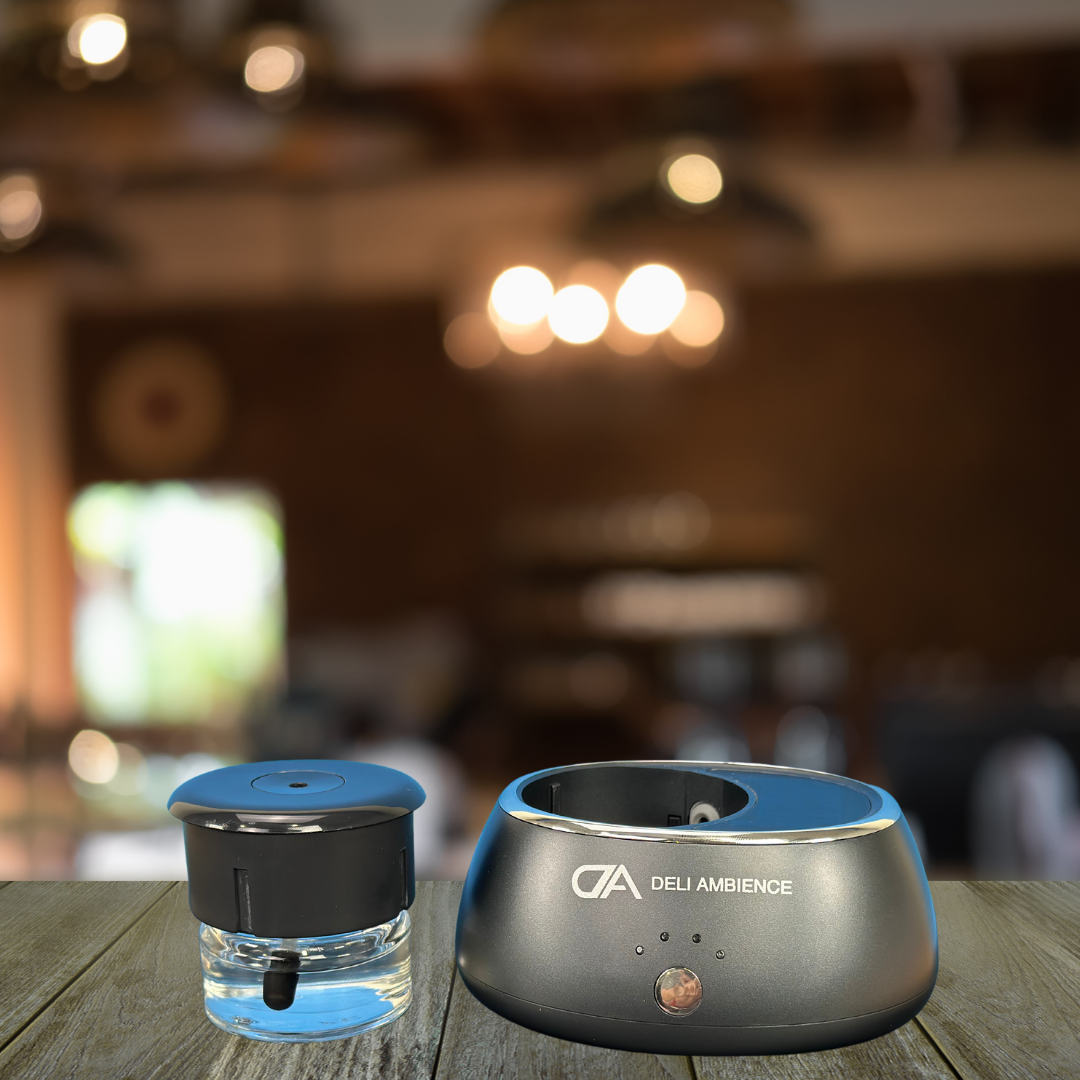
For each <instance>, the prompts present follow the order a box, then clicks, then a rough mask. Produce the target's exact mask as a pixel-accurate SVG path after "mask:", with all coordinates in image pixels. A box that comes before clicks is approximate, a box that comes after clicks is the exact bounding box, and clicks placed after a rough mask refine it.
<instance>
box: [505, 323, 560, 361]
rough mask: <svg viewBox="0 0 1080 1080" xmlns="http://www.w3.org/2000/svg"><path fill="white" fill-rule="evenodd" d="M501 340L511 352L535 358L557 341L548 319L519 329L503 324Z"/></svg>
mask: <svg viewBox="0 0 1080 1080" xmlns="http://www.w3.org/2000/svg"><path fill="white" fill-rule="evenodd" d="M499 339H500V340H501V341H502V343H503V344H504V345H505V346H506V347H507V348H508V349H509V350H510V351H511V352H516V353H520V354H521V355H522V356H533V355H535V354H536V353H539V352H543V351H544V350H545V349H546V348H547V347H548V346H549V345H550V344H551V343H552V341H553V340H554V339H555V335H554V334H553V333H552V330H551V324H550V323H549V322H548V321H547V319H541V321H540V322H538V323H533V324H532V325H531V326H521V327H517V326H514V325H512V324H510V323H503V324H501V325H500V326H499Z"/></svg>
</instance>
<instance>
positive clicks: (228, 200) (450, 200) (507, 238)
mask: <svg viewBox="0 0 1080 1080" xmlns="http://www.w3.org/2000/svg"><path fill="white" fill-rule="evenodd" d="M755 169H756V171H757V173H758V174H759V175H760V176H762V177H763V178H765V179H766V180H767V181H768V182H769V184H770V185H771V186H772V187H773V188H774V189H775V190H778V191H780V192H782V193H783V194H784V195H785V196H786V197H788V198H790V200H791V201H792V202H793V203H795V204H797V205H800V206H803V207H805V208H806V209H807V211H808V213H809V215H810V217H811V219H812V220H813V221H814V223H815V226H816V232H817V238H818V244H819V247H818V255H817V258H816V259H815V261H814V262H813V263H812V264H810V265H809V266H807V265H805V264H800V267H799V271H798V272H799V273H800V274H806V273H810V274H826V275H843V276H857V275H865V274H889V273H910V272H916V271H920V272H922V271H925V272H941V271H947V270H953V269H973V268H974V269H978V268H986V269H993V268H1004V267H1009V266H1017V265H1028V264H1034V263H1046V262H1064V261H1069V260H1076V259H1080V200H1077V199H1076V198H1075V193H1076V192H1077V191H1080V152H1076V151H1070V152H1068V153H1047V152H1039V151H1023V152H1017V151H997V152H991V151H985V152H981V153H978V154H968V155H960V156H933V155H931V156H924V157H920V158H909V157H900V156H897V155H895V154H889V155H878V156H876V157H867V156H832V157H829V156H822V155H818V156H800V155H794V154H782V153H771V154H765V155H762V156H760V157H759V158H758V159H757V161H756V163H755ZM594 184H595V174H594V173H593V171H591V170H589V169H587V168H583V167H572V166H564V167H558V168H557V167H547V168H536V167H522V166H517V167H510V166H480V165H477V166H469V167H461V168H455V169H445V170H439V171H437V172H433V173H430V174H428V175H426V176H422V177H417V178H415V179H413V180H410V181H407V182H403V183H401V184H397V185H394V186H391V187H385V188H361V189H353V190H348V189H342V190H337V191H329V192H325V193H321V194H318V195H315V196H312V195H305V194H304V193H303V192H297V193H293V194H289V193H282V192H272V191H265V190H263V191H256V192H251V191H243V190H234V191H213V190H205V191H177V192H169V191H157V192H150V191H144V192H141V193H131V194H129V195H127V196H125V197H123V198H121V199H120V200H119V201H118V202H117V204H116V206H115V207H114V210H113V212H112V214H111V215H110V219H109V228H110V230H111V231H112V232H113V233H114V234H115V235H116V236H117V237H118V238H119V239H120V240H121V242H122V243H123V244H124V245H125V246H126V247H127V248H128V249H129V250H130V251H131V253H132V262H131V268H130V269H128V270H117V271H115V272H112V273H107V272H104V271H101V270H100V269H95V270H94V272H93V273H89V274H87V275H86V276H85V278H82V279H77V281H78V282H81V283H80V284H77V288H76V294H77V296H78V297H81V299H82V301H83V302H85V303H102V302H107V303H121V302H122V303H124V304H138V303H143V302H146V303H162V302H164V303H170V302H177V303H186V302H192V301H198V302H211V303H213V302H218V301H220V302H228V301H235V300H256V299H260V298H267V297H280V296H311V297H350V296H353V297H378V296H408V295H418V296H419V295H428V296H429V295H432V294H436V295H439V294H442V293H444V292H445V291H446V289H447V287H448V285H450V284H452V283H456V282H457V280H458V279H459V278H460V276H461V274H462V271H463V268H466V269H467V268H468V267H469V266H470V265H471V263H472V261H473V260H474V259H478V258H480V257H482V255H483V254H484V252H485V251H488V250H490V249H492V248H493V247H494V248H496V249H498V250H502V251H506V252H508V253H512V252H513V251H521V250H527V248H528V245H529V244H530V243H531V242H533V241H535V239H536V238H538V237H550V236H553V235H554V236H565V235H568V234H571V233H572V232H573V230H574V228H575V227H576V224H577V223H578V222H579V221H580V219H581V217H582V216H583V215H584V214H585V213H586V211H587V209H588V207H589V206H590V205H591V202H592V198H593V193H594ZM509 257H513V256H512V254H510V255H509Z"/></svg>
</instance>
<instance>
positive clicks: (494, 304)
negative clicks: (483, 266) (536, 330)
mask: <svg viewBox="0 0 1080 1080" xmlns="http://www.w3.org/2000/svg"><path fill="white" fill-rule="evenodd" d="M554 295H555V289H554V288H553V287H552V284H551V282H550V281H549V280H548V277H547V275H546V274H544V273H543V272H542V271H540V270H537V269H536V268H535V267H532V266H515V267H512V268H511V269H509V270H505V271H503V273H501V274H500V275H499V276H498V277H497V278H496V279H495V284H494V285H493V286H492V287H491V308H492V311H493V312H494V314H495V315H496V316H497V319H496V322H499V321H500V320H501V321H502V322H504V323H510V324H511V325H512V326H532V325H533V324H534V323H538V322H539V321H540V320H541V319H543V318H544V316H545V315H547V313H548V307H549V306H550V304H551V298H552V297H553V296H554Z"/></svg>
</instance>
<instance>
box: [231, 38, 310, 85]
mask: <svg viewBox="0 0 1080 1080" xmlns="http://www.w3.org/2000/svg"><path fill="white" fill-rule="evenodd" d="M303 74H304V54H303V53H302V52H301V51H300V50H299V49H294V48H293V47H292V46H291V45H263V46H262V48H259V49H255V50H254V51H253V52H252V54H251V55H250V56H249V57H248V59H247V63H246V64H245V65H244V82H246V83H247V84H248V86H249V87H251V89H252V90H254V91H256V92H257V93H259V94H276V93H280V92H281V91H282V90H288V89H289V87H290V86H295V85H296V84H297V83H298V82H299V81H300V79H301V78H302V77H303Z"/></svg>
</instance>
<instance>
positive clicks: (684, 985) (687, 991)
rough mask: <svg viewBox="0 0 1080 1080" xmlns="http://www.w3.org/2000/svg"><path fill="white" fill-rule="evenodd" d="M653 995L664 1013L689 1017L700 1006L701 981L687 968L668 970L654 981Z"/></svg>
mask: <svg viewBox="0 0 1080 1080" xmlns="http://www.w3.org/2000/svg"><path fill="white" fill-rule="evenodd" d="M655 993H656V1004H657V1005H659V1006H660V1008H661V1009H663V1010H664V1012H666V1013H670V1014H671V1015H672V1016H689V1015H690V1013H692V1012H693V1011H694V1010H695V1009H696V1008H697V1007H698V1006H699V1005H700V1004H701V980H700V979H699V978H698V977H697V976H696V975H695V974H694V973H693V972H692V971H691V970H690V969H689V968H684V967H673V968H668V969H667V971H664V972H662V973H661V975H660V977H659V978H658V979H657V980H656V990H655Z"/></svg>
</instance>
